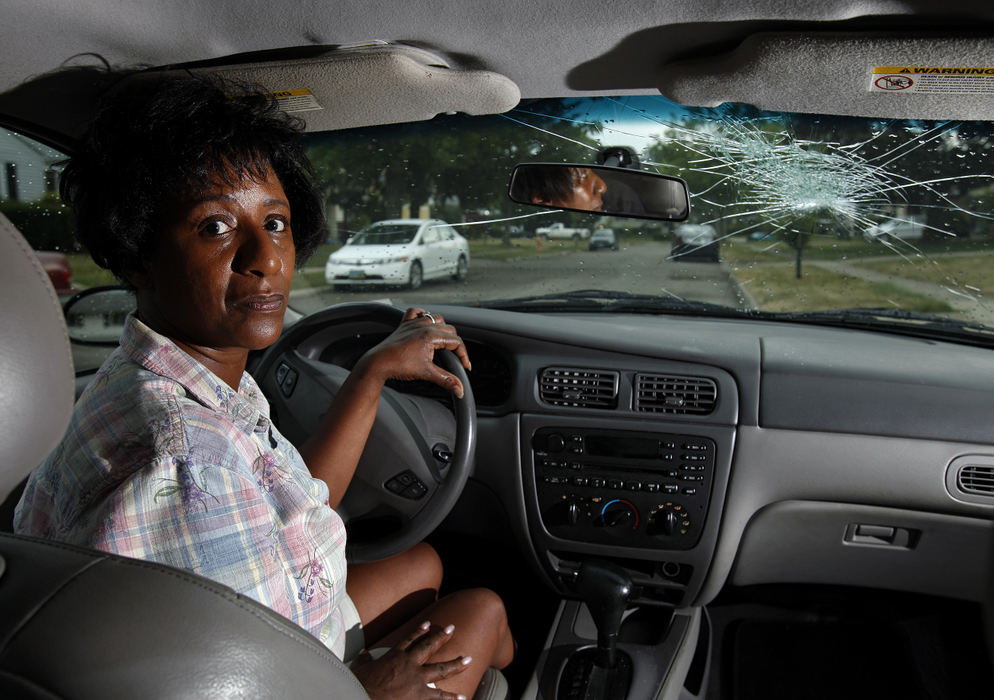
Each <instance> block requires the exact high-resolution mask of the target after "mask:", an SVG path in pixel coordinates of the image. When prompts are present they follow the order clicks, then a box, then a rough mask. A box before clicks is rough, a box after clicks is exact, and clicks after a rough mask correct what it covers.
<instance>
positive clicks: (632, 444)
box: [585, 435, 659, 459]
mask: <svg viewBox="0 0 994 700" xmlns="http://www.w3.org/2000/svg"><path fill="white" fill-rule="evenodd" d="M585 445H586V451H587V454H588V455H590V456H592V457H626V458H629V459H655V458H657V457H658V456H659V441H658V440H653V439H650V438H633V437H624V438H622V437H617V436H610V435H587V436H586V440H585Z"/></svg>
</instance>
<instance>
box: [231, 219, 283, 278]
mask: <svg viewBox="0 0 994 700" xmlns="http://www.w3.org/2000/svg"><path fill="white" fill-rule="evenodd" d="M281 253H282V251H281V249H280V245H279V243H278V242H277V241H276V240H274V238H273V235H272V233H271V232H270V231H268V230H266V229H262V228H260V229H255V230H253V231H251V232H249V233H248V234H247V235H246V236H245V237H244V238H243V240H242V241H241V245H240V246H239V249H238V257H237V260H236V263H237V268H238V271H239V272H242V273H244V274H249V275H256V276H258V277H267V276H269V275H273V274H276V273H279V272H281V271H282V269H283V256H282V254H281Z"/></svg>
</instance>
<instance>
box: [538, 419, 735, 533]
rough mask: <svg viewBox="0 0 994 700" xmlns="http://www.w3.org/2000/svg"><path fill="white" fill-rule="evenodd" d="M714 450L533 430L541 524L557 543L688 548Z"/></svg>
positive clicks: (655, 439)
mask: <svg viewBox="0 0 994 700" xmlns="http://www.w3.org/2000/svg"><path fill="white" fill-rule="evenodd" d="M715 450H716V448H715V443H714V441H713V440H712V439H710V438H706V437H701V436H696V435H680V434H670V433H654V432H638V431H627V430H599V429H592V428H582V429H580V428H559V427H543V428H540V429H538V430H536V431H535V433H534V434H533V436H532V454H533V457H534V464H535V482H536V483H535V487H536V493H537V495H538V502H539V512H540V514H541V517H542V522H543V524H544V525H545V528H546V529H547V530H548V532H549V533H550V534H552V535H555V536H556V537H561V538H563V539H569V540H578V541H583V542H598V543H604V544H620V545H624V546H633V547H651V548H653V549H690V548H691V547H693V546H694V545H695V544H696V543H697V540H698V539H699V538H700V535H701V532H702V530H703V528H704V521H705V518H706V517H707V510H708V501H709V498H710V493H711V483H712V480H713V477H714V464H715Z"/></svg>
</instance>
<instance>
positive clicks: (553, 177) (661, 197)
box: [508, 163, 690, 221]
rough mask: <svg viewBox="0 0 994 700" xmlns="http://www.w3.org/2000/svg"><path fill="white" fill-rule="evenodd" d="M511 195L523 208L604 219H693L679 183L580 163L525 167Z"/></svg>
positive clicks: (514, 181)
mask: <svg viewBox="0 0 994 700" xmlns="http://www.w3.org/2000/svg"><path fill="white" fill-rule="evenodd" d="M508 195H509V196H510V198H511V200H512V201H515V202H518V203H519V204H530V205H535V206H540V207H547V208H553V209H571V210H574V211H585V212H592V213H597V214H601V215H605V216H623V217H624V216H630V217H634V218H640V219H662V220H664V221H683V220H685V219H686V218H687V216H688V215H689V214H690V199H689V196H688V193H687V185H686V183H685V182H684V181H683V180H681V179H680V178H677V177H671V176H669V175H661V174H659V173H650V172H646V171H644V170H629V169H625V168H613V167H607V166H603V165H594V166H587V165H584V164H581V163H521V164H519V165H518V166H516V167H515V168H514V172H513V173H512V175H511V183H510V186H509V187H508Z"/></svg>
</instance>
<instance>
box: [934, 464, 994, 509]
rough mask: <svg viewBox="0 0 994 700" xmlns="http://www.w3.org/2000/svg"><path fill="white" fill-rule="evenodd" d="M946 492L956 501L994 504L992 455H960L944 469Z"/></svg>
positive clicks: (993, 465)
mask: <svg viewBox="0 0 994 700" xmlns="http://www.w3.org/2000/svg"><path fill="white" fill-rule="evenodd" d="M946 490H947V491H949V495H950V496H952V497H953V498H955V499H956V500H958V501H964V502H966V503H982V504H984V505H992V504H994V455H960V456H959V457H957V458H956V459H954V460H953V461H952V462H950V463H949V466H948V467H946Z"/></svg>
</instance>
